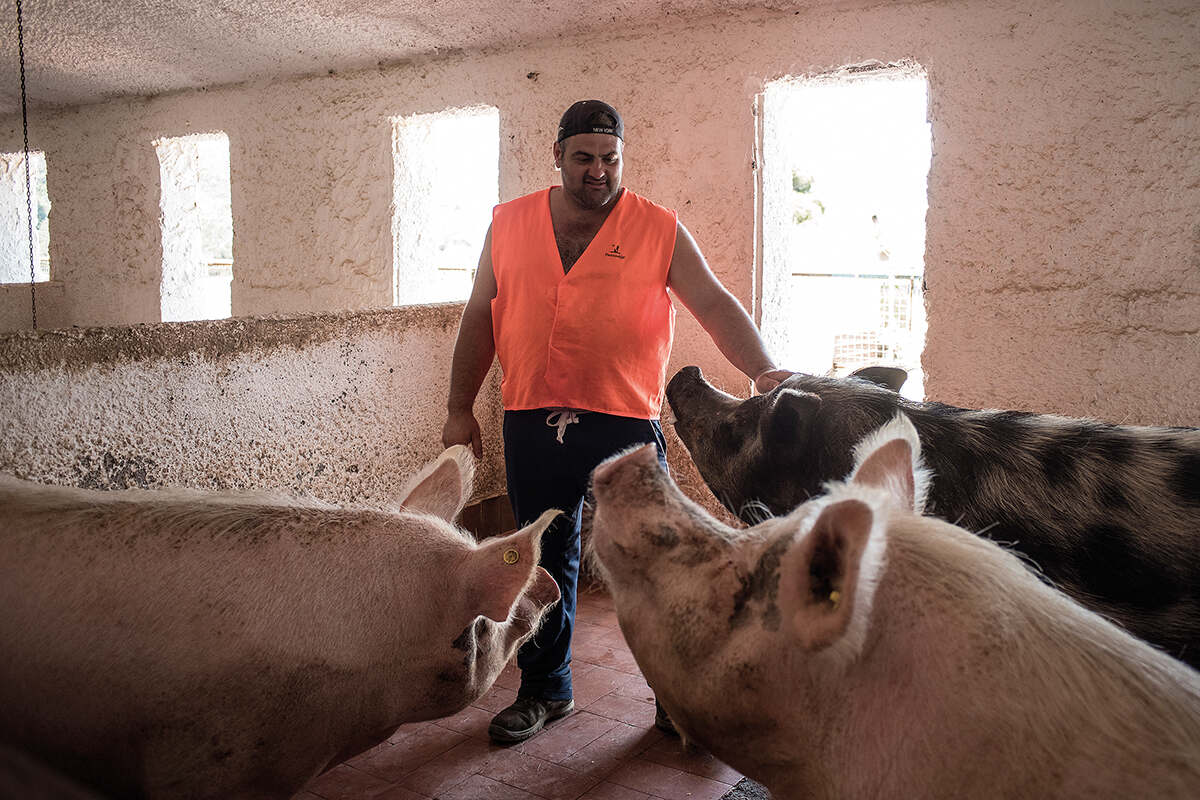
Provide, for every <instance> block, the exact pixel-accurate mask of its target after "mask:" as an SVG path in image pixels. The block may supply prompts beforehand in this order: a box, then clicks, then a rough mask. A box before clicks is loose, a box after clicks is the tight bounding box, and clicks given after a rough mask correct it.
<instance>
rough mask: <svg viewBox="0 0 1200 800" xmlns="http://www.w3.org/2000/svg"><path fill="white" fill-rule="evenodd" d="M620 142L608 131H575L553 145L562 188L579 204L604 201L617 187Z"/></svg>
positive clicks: (588, 206)
mask: <svg viewBox="0 0 1200 800" xmlns="http://www.w3.org/2000/svg"><path fill="white" fill-rule="evenodd" d="M623 147H624V144H623V143H622V141H621V140H620V139H618V138H617V137H616V136H613V135H612V134H608V133H579V134H576V135H575V136H568V137H567V138H566V139H563V140H562V141H561V142H557V143H556V144H555V145H554V166H556V167H558V168H559V169H560V170H562V185H563V190H564V191H565V192H566V193H567V195H569V196H570V197H571V198H572V199H573V200H574V201H575V202H576V203H578V204H579V205H580V206H581V207H583V208H585V209H588V210H593V209H597V208H603V207H604V206H606V205H608V204H609V203H610V202H612V200H613V199H614V198H615V197H616V196H617V193H618V192H620V191H621V151H622V148H623Z"/></svg>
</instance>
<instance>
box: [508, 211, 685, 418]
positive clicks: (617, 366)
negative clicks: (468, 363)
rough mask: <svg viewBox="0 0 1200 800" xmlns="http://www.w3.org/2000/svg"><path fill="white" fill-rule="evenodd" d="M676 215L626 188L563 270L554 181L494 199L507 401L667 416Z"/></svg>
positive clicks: (513, 405) (513, 407)
mask: <svg viewBox="0 0 1200 800" xmlns="http://www.w3.org/2000/svg"><path fill="white" fill-rule="evenodd" d="M560 191H561V190H560ZM677 224H678V222H677V216H676V214H675V212H674V211H672V210H670V209H667V208H663V207H662V206H660V205H657V204H655V203H652V202H650V201H649V200H646V199H645V198H643V197H639V196H638V195H636V194H634V193H633V192H631V191H629V190H628V189H626V190H624V191H622V192H621V196H620V197H619V198H617V205H616V207H614V208H613V210H612V212H610V213H609V215H608V218H607V219H606V220H605V221H604V225H603V226H602V227H601V228H600V230H599V231H598V232H597V233H596V236H595V238H593V239H592V241H591V243H590V244H589V245H588V247H587V249H586V250H585V251H584V252H583V255H581V256H580V257H579V260H578V261H576V262H575V264H574V265H573V266H572V267H571V271H570V272H568V273H566V274H564V273H563V265H562V259H561V257H560V256H559V254H558V244H557V243H556V242H555V239H554V227H553V224H552V223H551V221H550V190H549V189H545V190H543V191H540V192H535V193H533V194H530V195H526V196H525V197H521V198H518V199H516V200H512V201H510V202H507V203H501V204H500V205H498V206H496V208H495V209H494V211H493V212H492V269H493V271H494V272H495V275H496V297H495V299H494V300H492V333H493V336H494V337H495V341H496V354H497V355H498V356H499V358H500V368H501V370H502V371H503V373H504V379H503V381H502V383H501V385H500V393H501V396H502V398H503V400H504V407H505V408H506V409H508V410H510V411H518V410H522V409H531V408H575V409H585V410H588V411H600V412H603V413H606V414H616V415H619V416H623V417H636V418H639V419H657V418H658V415H659V411H660V410H661V409H662V401H663V386H664V383H665V381H666V375H667V359H668V357H669V356H670V355H671V340H672V338H673V337H674V335H675V307H674V305H673V304H672V303H671V298H670V297H669V296H668V295H667V272H668V270H669V269H670V267H671V255H672V253H673V252H674V250H675V231H676V227H677Z"/></svg>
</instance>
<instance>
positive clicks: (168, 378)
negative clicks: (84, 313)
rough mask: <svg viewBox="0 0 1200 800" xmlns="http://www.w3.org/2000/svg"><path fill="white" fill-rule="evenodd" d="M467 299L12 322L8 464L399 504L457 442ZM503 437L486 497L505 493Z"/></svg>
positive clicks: (34, 470) (6, 468) (0, 404)
mask: <svg viewBox="0 0 1200 800" xmlns="http://www.w3.org/2000/svg"><path fill="white" fill-rule="evenodd" d="M459 311H460V308H459V307H457V306H453V305H434V306H423V307H420V308H411V309H395V310H384V311H376V312H370V313H362V314H330V315H303V316H299V317H296V318H293V319H255V320H229V321H214V322H186V323H159V324H150V325H136V326H131V327H113V328H89V329H74V330H72V329H68V330H62V331H57V332H39V333H33V332H16V333H7V334H0V408H2V409H3V414H2V416H0V472H3V473H8V474H14V475H18V476H22V477H28V478H31V479H36V480H39V481H42V482H47V483H61V484H69V485H77V486H86V487H91V488H101V489H120V488H128V487H159V486H187V487H194V488H202V489H212V488H220V489H226V488H233V489H267V490H283V491H288V492H293V493H297V494H302V495H306V496H312V497H318V498H321V499H324V500H328V501H331V502H341V503H346V502H362V501H370V502H387V501H388V500H390V499H393V498H394V497H395V495H396V493H398V491H399V490H400V489H401V488H402V486H403V483H404V480H405V479H406V478H408V477H409V476H411V475H413V474H414V473H415V472H417V471H418V470H419V469H420V468H421V467H422V466H423V465H424V464H426V463H427V462H429V461H430V460H432V459H433V458H434V457H435V456H436V455H437V454H438V453H440V452H441V450H442V447H441V444H440V442H439V440H438V438H437V437H435V436H433V435H431V433H430V427H431V425H430V421H431V420H433V419H438V421H439V424H440V417H441V414H442V409H443V408H444V407H445V393H446V388H447V385H446V382H447V375H446V370H445V369H444V368H443V364H444V363H445V362H446V361H448V359H449V358H450V351H451V349H452V347H453V345H454V336H455V332H456V329H457V325H458V316H459ZM497 374H498V373H497V372H496V371H493V372H492V374H491V376H490V377H489V378H488V380H487V381H486V382H485V385H484V390H483V391H482V392H481V398H480V405H481V408H483V409H491V411H490V412H489V411H485V412H484V413H482V414H481V415H480V422H481V424H482V425H483V428H484V430H485V431H486V432H487V435H488V436H489V437H490V439H489V441H490V443H492V444H491V447H489V448H488V451H487V452H486V453H485V458H484V459H483V461H482V462H481V463H480V465H479V469H478V472H477V475H476V497H488V496H493V495H496V494H502V493H503V491H504V473H503V466H502V460H501V459H502V453H501V451H500V445H499V443H498V442H497V437H498V433H497V431H498V428H499V415H498V408H499V383H498V380H497Z"/></svg>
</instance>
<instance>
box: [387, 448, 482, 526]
mask: <svg viewBox="0 0 1200 800" xmlns="http://www.w3.org/2000/svg"><path fill="white" fill-rule="evenodd" d="M474 476H475V457H474V456H473V455H472V454H471V450H470V448H468V447H467V446H466V445H462V444H456V445H454V446H453V447H451V448H449V449H447V450H446V451H445V452H443V453H442V454H441V455H440V456H438V458H437V460H435V461H434V462H433V463H432V464H429V465H427V466H426V467H425V468H424V469H423V470H421V471H420V472H419V473H417V476H416V477H415V478H413V479H412V480H411V481H409V482H408V486H407V487H406V488H405V489H404V491H403V492H401V493H400V501H399V505H400V507H401V508H403V509H404V510H405V511H418V512H421V513H425V514H433V515H434V516H437V517H441V518H442V519H444V520H446V521H447V522H450V521H452V520H453V519H454V518H455V517H457V516H458V514H459V512H460V511H462V509H463V506H464V505H465V504H466V502H467V498H468V497H470V496H471V485H472V483H473V482H474Z"/></svg>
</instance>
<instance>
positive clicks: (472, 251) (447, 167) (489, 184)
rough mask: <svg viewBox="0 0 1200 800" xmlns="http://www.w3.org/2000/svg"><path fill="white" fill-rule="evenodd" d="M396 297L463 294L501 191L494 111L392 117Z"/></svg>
mask: <svg viewBox="0 0 1200 800" xmlns="http://www.w3.org/2000/svg"><path fill="white" fill-rule="evenodd" d="M392 143H393V148H392V153H393V156H394V158H395V173H394V174H395V180H394V186H393V192H394V193H393V197H394V202H395V210H394V214H393V217H392V242H393V264H394V270H395V281H394V287H395V291H394V297H393V301H394V302H395V304H396V305H417V304H420V303H439V302H447V301H458V300H465V299H467V296H468V295H469V294H470V293H471V284H472V282H473V280H474V278H475V268H476V266H477V265H478V264H479V253H480V250H481V249H482V248H483V240H484V237H485V235H486V234H487V229H488V225H489V224H491V221H492V206H494V205H495V204H496V203H497V202H499V199H500V111H499V110H498V109H496V108H493V107H491V106H478V107H473V108H461V109H450V110H447V111H443V112H441V113H438V114H414V115H412V116H409V117H401V118H396V119H395V120H393V137H392Z"/></svg>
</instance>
